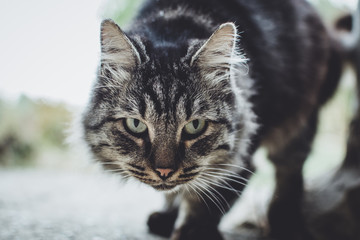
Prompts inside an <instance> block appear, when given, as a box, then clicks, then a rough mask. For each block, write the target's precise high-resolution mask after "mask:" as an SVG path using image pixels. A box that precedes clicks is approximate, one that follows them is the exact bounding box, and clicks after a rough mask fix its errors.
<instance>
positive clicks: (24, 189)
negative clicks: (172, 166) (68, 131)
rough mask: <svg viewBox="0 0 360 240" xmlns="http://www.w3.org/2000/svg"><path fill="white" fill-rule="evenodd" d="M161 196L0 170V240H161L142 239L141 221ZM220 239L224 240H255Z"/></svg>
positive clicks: (90, 177) (87, 176)
mask: <svg viewBox="0 0 360 240" xmlns="http://www.w3.org/2000/svg"><path fill="white" fill-rule="evenodd" d="M162 203H163V200H162V196H161V194H159V193H157V192H155V191H154V190H152V189H150V188H148V187H145V186H144V187H142V186H138V185H136V187H134V185H130V184H129V185H123V184H119V182H118V180H117V179H115V178H114V177H109V176H107V175H106V176H104V175H103V174H97V173H95V174H94V173H92V172H91V173H86V172H85V173H84V172H81V173H76V172H74V171H73V172H68V171H55V170H39V169H27V170H10V169H8V170H4V169H3V170H0V239H1V240H13V239H14V240H15V239H19V240H23V239H26V240H34V239H44V240H49V239H51V240H52V239H53V240H66V239H76V240H102V239H106V240H112V239H117V240H132V239H134V240H135V239H139V240H140V239H141V240H144V239H146V240H162V239H163V238H159V237H157V236H154V235H151V234H150V233H148V230H147V226H146V220H147V216H148V215H149V214H150V213H151V212H153V211H154V210H156V209H158V208H160V206H161V205H162ZM251 235H252V234H250V235H249V234H247V235H244V234H241V235H239V234H235V233H231V232H227V233H225V236H226V237H225V238H226V240H231V239H259V238H254V237H251Z"/></svg>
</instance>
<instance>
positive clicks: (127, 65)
mask: <svg viewBox="0 0 360 240" xmlns="http://www.w3.org/2000/svg"><path fill="white" fill-rule="evenodd" d="M101 62H102V63H103V64H108V65H111V66H117V67H120V68H122V69H123V70H129V69H131V68H133V67H134V66H135V65H136V64H140V63H141V60H140V55H139V52H138V51H137V49H136V48H135V46H134V44H133V43H132V42H131V41H130V39H129V38H128V37H127V36H126V34H125V33H124V32H123V31H122V30H121V29H120V27H119V26H118V25H117V24H116V23H115V22H114V21H113V20H111V19H107V20H104V21H103V22H102V23H101Z"/></svg>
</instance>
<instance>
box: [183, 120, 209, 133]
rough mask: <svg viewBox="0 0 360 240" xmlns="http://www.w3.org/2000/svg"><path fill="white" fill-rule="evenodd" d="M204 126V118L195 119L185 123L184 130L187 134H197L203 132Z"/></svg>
mask: <svg viewBox="0 0 360 240" xmlns="http://www.w3.org/2000/svg"><path fill="white" fill-rule="evenodd" d="M206 126H207V124H206V121H205V120H202V119H195V120H193V121H191V122H189V123H188V124H186V125H185V127H184V132H185V133H186V134H188V135H192V136H197V135H200V134H201V133H203V132H204V130H205V129H206Z"/></svg>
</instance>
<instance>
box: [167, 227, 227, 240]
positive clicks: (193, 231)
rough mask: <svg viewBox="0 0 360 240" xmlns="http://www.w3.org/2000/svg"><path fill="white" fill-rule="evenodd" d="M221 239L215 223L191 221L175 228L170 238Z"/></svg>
mask: <svg viewBox="0 0 360 240" xmlns="http://www.w3.org/2000/svg"><path fill="white" fill-rule="evenodd" d="M202 239H204V240H223V239H224V238H223V237H222V236H221V234H220V232H219V230H218V228H217V226H216V225H204V224H201V223H192V224H187V225H184V226H182V227H181V228H179V229H176V230H175V231H174V232H173V234H172V235H171V240H202Z"/></svg>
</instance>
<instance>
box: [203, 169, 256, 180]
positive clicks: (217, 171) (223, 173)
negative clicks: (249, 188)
mask: <svg viewBox="0 0 360 240" xmlns="http://www.w3.org/2000/svg"><path fill="white" fill-rule="evenodd" d="M205 170H214V171H206V172H209V173H214V174H217V175H225V176H228V177H233V178H237V179H240V180H244V181H245V182H248V181H249V179H246V178H244V177H242V176H240V175H239V174H236V173H235V172H232V171H230V170H227V169H221V168H220V169H219V168H205ZM221 171H222V172H221Z"/></svg>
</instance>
